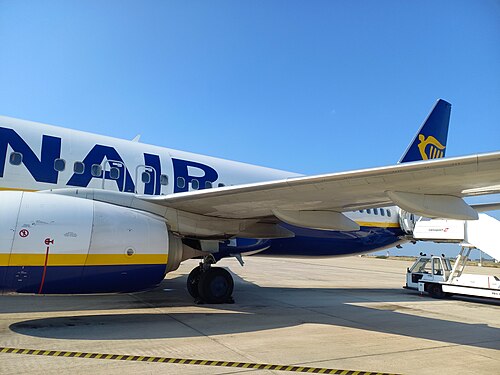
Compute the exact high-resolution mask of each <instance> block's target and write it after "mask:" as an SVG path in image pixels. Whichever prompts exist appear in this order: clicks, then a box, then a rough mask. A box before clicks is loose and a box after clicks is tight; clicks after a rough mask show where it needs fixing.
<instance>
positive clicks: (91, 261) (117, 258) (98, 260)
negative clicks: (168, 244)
mask: <svg viewBox="0 0 500 375" xmlns="http://www.w3.org/2000/svg"><path fill="white" fill-rule="evenodd" d="M167 260H168V255H167V254H134V255H132V256H129V255H126V254H89V255H88V257H87V262H86V263H85V264H86V265H87V266H100V265H110V264H165V263H167Z"/></svg>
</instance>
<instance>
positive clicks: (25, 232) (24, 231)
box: [19, 229, 30, 238]
mask: <svg viewBox="0 0 500 375" xmlns="http://www.w3.org/2000/svg"><path fill="white" fill-rule="evenodd" d="M29 234H30V232H29V231H28V230H27V229H21V230H20V231H19V235H20V236H21V237H23V238H24V237H28V236H29Z"/></svg>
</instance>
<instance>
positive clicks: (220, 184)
mask: <svg viewBox="0 0 500 375" xmlns="http://www.w3.org/2000/svg"><path fill="white" fill-rule="evenodd" d="M217 186H218V187H224V186H226V185H224V184H223V183H222V182H219V184H218V185H217Z"/></svg>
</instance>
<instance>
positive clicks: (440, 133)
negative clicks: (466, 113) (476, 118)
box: [399, 99, 451, 163]
mask: <svg viewBox="0 0 500 375" xmlns="http://www.w3.org/2000/svg"><path fill="white" fill-rule="evenodd" d="M450 113H451V104H450V103H448V102H447V101H445V100H443V99H439V100H438V101H437V103H436V104H435V105H434V108H432V111H431V113H429V116H427V118H426V119H425V121H424V123H423V124H422V126H421V127H420V129H419V130H418V132H417V134H416V135H415V138H413V141H412V142H411V143H410V145H409V146H408V148H407V149H406V152H405V153H404V154H403V156H402V157H401V159H400V160H399V163H407V162H410V161H418V160H428V159H439V158H443V157H444V155H445V151H446V140H447V139H448V125H449V123H450Z"/></svg>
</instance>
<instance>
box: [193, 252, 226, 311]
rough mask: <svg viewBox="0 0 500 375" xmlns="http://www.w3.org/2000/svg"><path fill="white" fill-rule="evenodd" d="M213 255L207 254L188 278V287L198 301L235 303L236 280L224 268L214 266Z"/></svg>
mask: <svg viewBox="0 0 500 375" xmlns="http://www.w3.org/2000/svg"><path fill="white" fill-rule="evenodd" d="M212 264H215V259H214V258H213V256H211V255H209V256H206V257H205V258H204V259H203V261H202V262H200V265H199V266H198V267H196V268H194V269H193V270H192V271H191V273H190V274H189V276H188V279H187V289H188V292H189V294H191V296H192V297H193V298H194V299H195V302H196V303H234V300H233V297H232V294H233V288H234V281H233V277H232V276H231V274H230V273H229V272H228V271H227V270H226V269H224V268H220V267H212Z"/></svg>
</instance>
